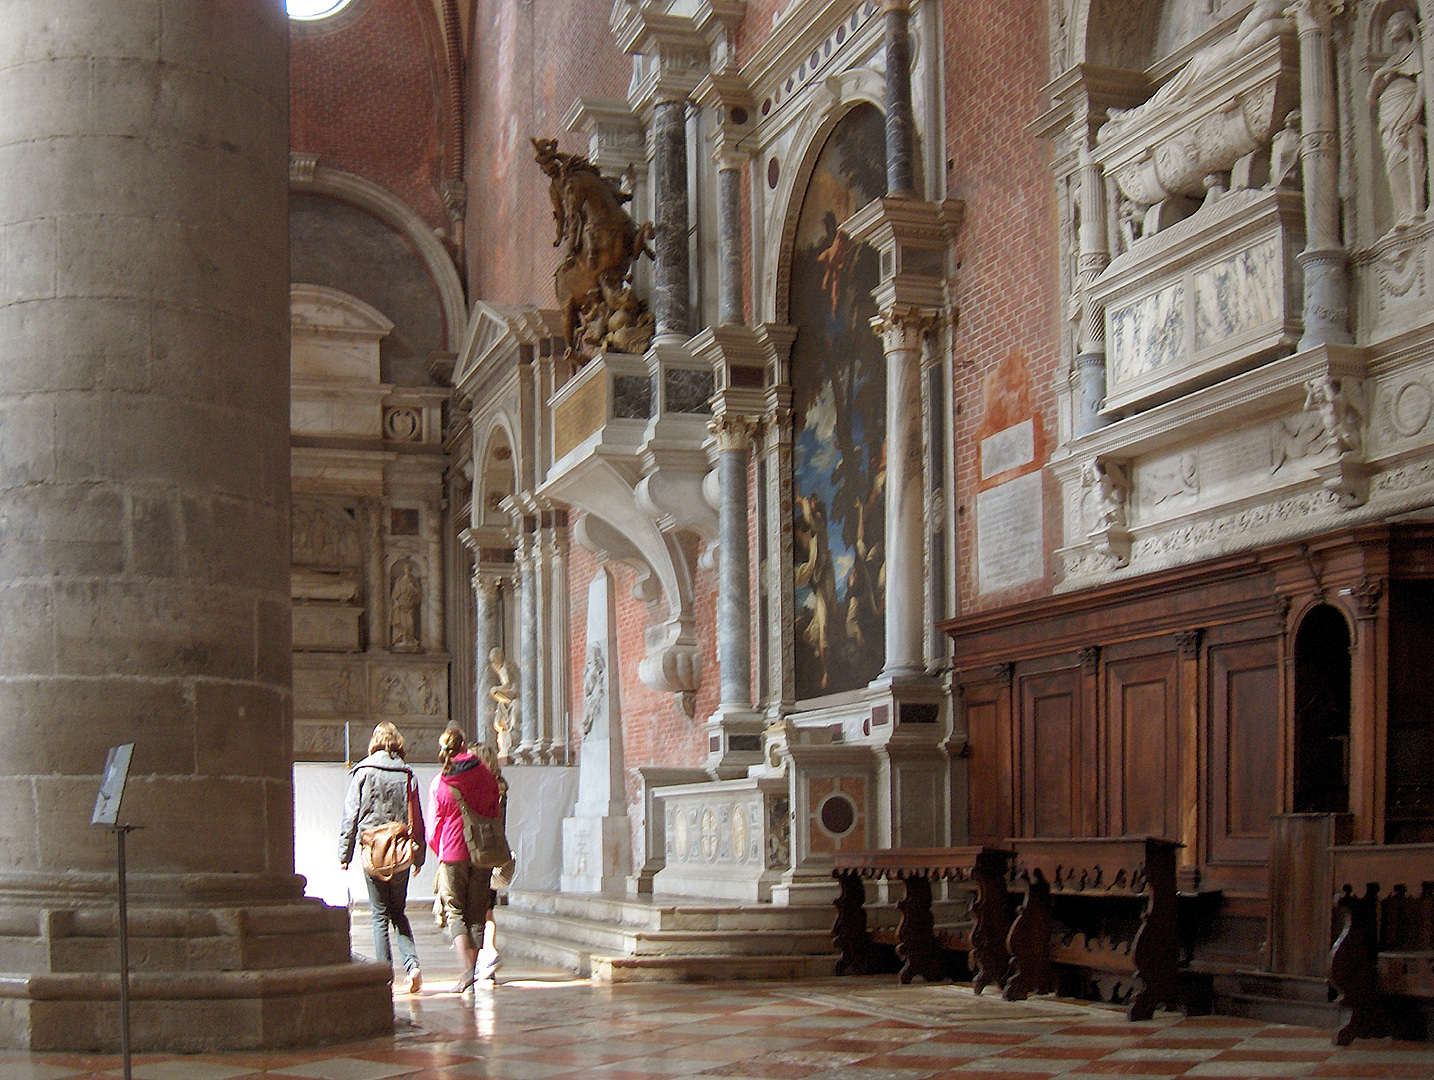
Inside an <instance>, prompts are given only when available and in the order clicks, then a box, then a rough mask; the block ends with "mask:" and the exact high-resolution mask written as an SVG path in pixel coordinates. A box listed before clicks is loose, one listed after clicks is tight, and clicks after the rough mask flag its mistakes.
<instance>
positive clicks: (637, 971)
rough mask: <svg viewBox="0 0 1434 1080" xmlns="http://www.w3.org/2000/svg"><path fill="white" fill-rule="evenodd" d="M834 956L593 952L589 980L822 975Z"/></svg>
mask: <svg viewBox="0 0 1434 1080" xmlns="http://www.w3.org/2000/svg"><path fill="white" fill-rule="evenodd" d="M835 963H836V957H835V956H805V955H803V956H782V955H775V956H664V957H655V956H594V957H593V958H592V972H591V976H592V980H593V981H594V982H601V983H628V982H732V981H736V980H761V981H775V980H789V979H821V978H826V977H827V976H830V975H831V974H832V973H833V970H834V965H835Z"/></svg>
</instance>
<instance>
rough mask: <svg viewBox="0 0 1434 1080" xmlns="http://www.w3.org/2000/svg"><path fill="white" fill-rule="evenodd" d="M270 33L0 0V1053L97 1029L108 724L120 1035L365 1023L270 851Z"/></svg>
mask: <svg viewBox="0 0 1434 1080" xmlns="http://www.w3.org/2000/svg"><path fill="white" fill-rule="evenodd" d="M287 33H288V26H287V23H286V20H285V16H284V11H283V7H282V5H280V4H277V3H272V2H269V0H231V2H229V3H225V4H214V3H211V2H209V0H163V2H161V0H138V2H135V3H126V4H97V3H94V2H92V0H54V2H52V3H47V4H44V5H41V6H38V7H37V6H35V5H32V4H26V3H20V2H16V0H5V2H0V38H3V41H4V47H5V50H6V55H7V57H8V62H9V66H8V67H7V69H6V80H7V83H6V85H7V103H8V108H7V119H8V122H9V125H10V137H9V139H7V140H6V143H5V146H4V148H3V151H0V153H3V155H4V157H5V161H6V168H5V169H4V170H3V173H0V175H3V177H4V178H5V179H3V180H0V229H3V232H4V234H5V236H6V252H7V260H9V261H7V266H10V267H13V268H16V269H15V270H14V272H10V271H8V270H7V273H6V275H5V288H4V291H3V295H0V326H3V332H0V370H3V371H4V372H5V378H4V380H3V385H0V462H3V465H0V552H3V554H0V852H4V857H3V860H0V928H3V933H0V1045H6V1046H11V1047H19V1048H29V1049H34V1050H60V1049H69V1050H114V1049H116V1048H117V1046H118V1042H119V1031H118V1024H117V1022H116V1020H117V1011H118V1005H117V998H118V989H119V987H118V978H117V976H116V975H114V974H111V973H112V972H114V971H115V969H116V967H117V964H116V962H115V959H116V954H117V943H116V936H117V927H116V925H115V915H114V911H115V884H114V874H115V842H114V837H113V836H112V835H111V834H110V833H109V832H108V831H106V830H104V829H99V828H95V827H93V826H91V825H90V824H89V821H90V814H91V810H92V808H93V806H94V802H95V793H96V789H97V788H98V785H99V780H100V772H101V770H102V767H103V764H104V760H105V752H106V748H107V747H109V746H112V745H114V744H117V743H122V742H133V743H134V744H135V750H134V759H133V765H132V767H131V770H130V779H129V786H128V790H127V792H126V794H125V798H124V803H123V806H122V809H121V815H122V820H123V821H125V822H127V823H131V824H135V825H143V826H146V828H145V830H144V831H142V832H138V833H136V834H135V835H134V836H133V837H131V839H130V842H129V850H128V854H129V860H130V871H131V875H130V883H131V893H130V895H131V900H130V927H131V932H132V935H133V948H132V950H131V954H132V963H133V967H134V969H135V974H134V979H133V997H134V1002H133V1019H134V1041H133V1045H134V1047H135V1049H138V1050H147V1049H159V1048H164V1049H170V1050H172V1049H182V1050H214V1049H220V1048H231V1047H245V1048H259V1047H266V1046H285V1045H296V1044H304V1043H319V1042H328V1041H333V1040H338V1039H351V1038H357V1037H363V1036H371V1035H379V1034H385V1033H388V1032H390V1031H391V1030H392V1025H393V1010H392V1002H391V1000H390V997H389V988H388V982H389V978H390V973H389V971H388V970H387V969H385V968H381V967H378V966H376V965H371V964H361V963H352V962H350V960H349V949H348V931H347V913H346V912H344V911H341V910H335V909H331V908H327V907H325V906H324V905H322V904H321V903H319V902H318V901H306V900H304V899H303V881H302V879H301V878H299V877H298V876H297V875H295V874H294V872H293V850H294V831H293V787H292V777H291V772H290V757H291V749H290V739H291V728H290V721H289V694H290V681H291V657H290V625H289V620H290V600H289V565H288V547H289V544H288V534H289V529H290V519H289V349H288V324H289V285H288V280H289V279H288V269H289V268H288V248H287V238H288V233H287V214H286V210H287V191H288V181H287V169H288V162H287V142H288V124H287V119H286V112H287V100H288V97H287V88H286V81H287V80H286V71H287V50H286V41H287ZM97 78H98V79H100V83H99V84H97V83H96V79H97ZM97 85H99V86H100V89H99V90H98V91H97V90H96V86H97ZM101 103H102V104H101ZM77 185H78V188H77ZM21 267H23V272H22V271H21V270H20V269H19V268H21Z"/></svg>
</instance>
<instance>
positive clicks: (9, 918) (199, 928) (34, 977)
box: [0, 900, 393, 1053]
mask: <svg viewBox="0 0 1434 1080" xmlns="http://www.w3.org/2000/svg"><path fill="white" fill-rule="evenodd" d="M26 914H27V913H25V912H23V911H22V910H18V909H15V908H11V909H8V910H5V911H4V912H3V915H4V923H5V924H6V925H5V927H4V929H5V930H6V931H7V932H6V933H5V934H4V936H3V940H0V1046H4V1047H7V1048H12V1049H20V1050H31V1051H54V1050H68V1051H87V1052H100V1053H114V1052H116V1051H118V1050H119V1047H120V1020H119V975H118V967H119V963H118V953H119V939H118V936H117V931H118V928H117V925H116V923H117V920H116V918H115V913H114V911H113V909H111V910H108V911H106V910H104V909H103V908H80V909H69V910H62V911H53V910H49V911H40V912H31V913H28V914H29V915H30V917H28V918H26V917H25V916H26ZM348 925H349V924H348V912H347V911H345V910H343V909H342V908H333V907H328V906H326V905H324V904H322V903H320V902H319V901H316V900H303V901H295V902H289V903H283V904H275V905H267V906H266V905H256V906H254V907H246V908H218V909H212V908H204V909H200V908H187V907H178V906H176V907H170V908H158V907H148V906H146V907H136V908H131V910H130V967H131V971H130V1028H131V1043H130V1045H131V1047H132V1048H133V1049H135V1050H140V1051H144V1050H166V1051H171V1052H174V1051H178V1052H181V1053H201V1052H212V1051H218V1050H263V1049H273V1048H279V1047H288V1046H311V1045H314V1044H317V1043H325V1042H337V1041H341V1040H352V1039H363V1038H373V1037H376V1036H383V1035H390V1034H392V1033H393V999H392V992H391V989H390V982H391V979H392V972H391V971H390V970H389V968H388V967H386V966H384V965H381V964H374V963H369V962H365V961H355V960H352V959H351V958H350V955H349V935H348ZM22 927H24V928H26V929H28V930H29V932H28V933H24V932H21V933H15V931H16V930H20V929H21V928H22ZM26 967H28V968H30V969H31V970H29V971H24V970H21V971H19V972H16V971H15V969H16V968H22V969H23V968H26ZM36 968H39V969H41V970H35V969H36Z"/></svg>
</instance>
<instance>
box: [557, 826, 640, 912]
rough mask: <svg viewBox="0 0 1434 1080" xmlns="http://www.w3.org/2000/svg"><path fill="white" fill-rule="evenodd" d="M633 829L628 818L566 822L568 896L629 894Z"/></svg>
mask: <svg viewBox="0 0 1434 1080" xmlns="http://www.w3.org/2000/svg"><path fill="white" fill-rule="evenodd" d="M631 852H632V825H631V824H630V823H629V821H628V819H627V818H626V817H616V816H611V815H610V816H607V817H570V818H564V819H563V873H562V877H561V878H560V879H559V885H558V887H559V888H560V889H561V890H562V891H563V892H565V893H626V892H627V875H628V873H629V872H630V871H631V869H632V855H631Z"/></svg>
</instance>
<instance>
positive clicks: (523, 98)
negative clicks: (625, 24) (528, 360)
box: [467, 0, 631, 307]
mask: <svg viewBox="0 0 1434 1080" xmlns="http://www.w3.org/2000/svg"><path fill="white" fill-rule="evenodd" d="M611 12H612V4H611V3H610V2H609V0H531V2H530V3H518V2H517V0H478V3H477V9H476V12H475V17H474V20H473V27H474V29H473V48H472V56H471V59H470V61H469V88H470V90H469V101H470V105H469V122H468V145H469V148H470V149H469V164H468V185H469V192H470V201H469V214H468V225H467V230H468V235H467V247H468V280H469V283H470V290H469V291H470V293H471V295H472V296H474V297H475V298H479V299H484V300H494V301H497V302H500V303H512V304H539V305H542V306H546V307H551V306H553V305H554V303H555V300H554V297H553V281H552V279H553V270H554V269H555V268H556V267H557V249H556V248H554V247H553V246H552V243H553V218H552V208H551V206H550V205H549V203H548V181H547V177H545V176H544V175H543V173H542V171H541V170H540V169H539V168H538V166H537V164H536V163H535V162H534V161H533V148H532V146H531V145H530V144H529V142H528V140H529V138H531V137H550V138H557V139H558V142H559V146H560V147H561V148H562V149H563V150H568V151H575V152H579V153H583V152H586V151H587V148H588V147H587V141H586V139H584V138H582V137H579V136H577V135H572V134H570V133H568V132H566V131H563V130H562V119H563V115H564V114H565V113H566V112H567V110H568V108H569V106H571V105H572V103H573V101H574V99H576V98H577V97H578V96H579V95H582V96H586V97H608V98H625V97H626V95H627V84H628V79H629V76H630V74H631V61H630V59H629V58H628V57H627V56H626V55H624V54H623V53H621V52H620V51H619V50H618V48H617V46H616V44H615V43H614V42H613V38H612V32H611V30H610V29H609V28H608V17H609V15H610V14H611Z"/></svg>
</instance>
